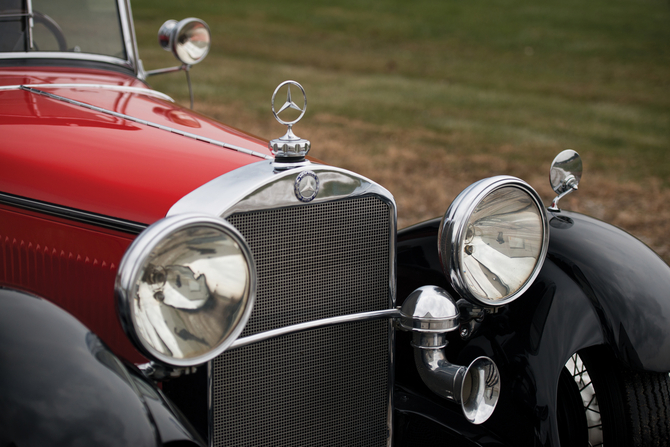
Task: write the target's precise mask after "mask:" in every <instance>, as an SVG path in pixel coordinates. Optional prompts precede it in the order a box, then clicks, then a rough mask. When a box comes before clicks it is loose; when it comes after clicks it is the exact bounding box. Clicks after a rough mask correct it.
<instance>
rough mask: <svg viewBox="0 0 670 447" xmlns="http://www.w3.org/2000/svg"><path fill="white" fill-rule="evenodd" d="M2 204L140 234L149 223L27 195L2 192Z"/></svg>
mask: <svg viewBox="0 0 670 447" xmlns="http://www.w3.org/2000/svg"><path fill="white" fill-rule="evenodd" d="M0 204H5V205H10V206H15V207H17V208H23V209H26V210H29V211H35V212H38V213H44V214H48V215H50V216H55V217H60V218H63V219H68V220H73V221H76V222H81V223H86V224H90V225H95V226H98V227H104V228H109V229H112V230H117V231H121V232H123V233H130V234H139V233H141V232H142V231H144V229H145V228H146V227H147V225H145V224H143V223H139V222H132V221H128V220H122V219H117V218H114V217H109V216H104V215H102V214H95V213H90V212H88V211H82V210H78V209H74V208H68V207H65V206H61V205H54V204H52V203H47V202H40V201H39V200H34V199H27V198H25V197H20V196H15V195H12V194H7V193H2V192H0Z"/></svg>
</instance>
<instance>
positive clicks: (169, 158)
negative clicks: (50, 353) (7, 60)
mask: <svg viewBox="0 0 670 447" xmlns="http://www.w3.org/2000/svg"><path fill="white" fill-rule="evenodd" d="M35 84H38V85H40V90H41V91H44V92H48V93H53V94H56V95H59V96H63V97H67V98H69V99H73V100H76V101H81V102H84V103H86V104H89V105H93V106H97V107H101V108H104V109H107V110H111V111H114V112H117V113H121V114H127V115H130V116H133V117H136V118H140V119H144V120H146V121H149V122H152V123H156V124H161V125H163V126H167V127H170V128H173V129H178V130H182V131H184V132H189V133H191V132H197V134H198V135H200V136H203V137H207V138H211V139H214V140H217V141H222V142H225V143H229V144H232V145H236V146H244V147H246V148H249V149H251V150H254V151H257V152H259V153H263V154H267V155H268V156H270V155H271V153H270V151H269V149H268V146H267V142H265V141H263V140H260V139H258V138H256V137H253V136H250V135H247V134H245V133H243V132H240V131H238V130H236V129H233V128H231V127H228V126H225V125H223V124H221V123H218V122H216V121H213V120H212V119H210V118H207V117H205V116H202V115H200V114H198V113H195V112H193V111H191V110H188V109H184V108H183V107H180V106H178V105H176V104H174V103H172V102H170V101H167V100H165V99H161V98H157V97H155V96H152V95H151V94H150V93H151V91H150V90H149V88H148V87H147V86H146V84H144V83H143V82H142V81H140V80H138V79H137V78H134V77H132V76H129V75H126V74H123V73H115V72H110V71H102V70H94V69H76V70H74V69H67V68H58V67H56V68H53V67H48V68H39V67H36V68H31V69H29V70H26V69H25V68H4V69H2V70H0V135H2V140H1V142H0V159H2V164H0V191H2V192H4V193H6V194H9V195H13V196H16V197H30V198H32V199H34V200H37V201H41V202H44V203H48V204H51V205H59V206H62V207H65V208H70V209H75V210H80V211H85V212H88V213H93V214H97V215H102V216H113V217H115V218H119V219H123V220H126V221H131V222H137V223H139V224H143V225H145V226H146V225H149V224H152V223H153V222H155V221H157V220H159V219H161V218H163V217H165V215H166V213H167V211H168V210H169V209H170V207H171V206H172V205H173V204H174V203H175V202H177V201H178V200H179V199H180V198H181V197H183V196H184V195H186V194H188V193H189V192H191V191H193V190H194V189H196V188H197V187H199V186H201V185H203V184H205V183H207V182H208V181H210V180H212V179H214V178H216V177H218V176H220V175H222V174H225V173H227V172H229V171H231V170H233V169H236V168H239V167H240V166H244V165H246V164H249V163H253V162H256V161H258V160H260V158H259V157H257V156H254V155H248V154H244V153H240V152H236V151H234V150H231V149H226V148H222V147H219V146H214V145H212V144H211V143H207V142H204V141H198V140H194V139H193V138H189V137H186V136H182V135H179V134H175V133H172V132H168V131H165V130H163V129H159V128H155V127H151V126H148V125H144V124H140V123H136V122H131V121H128V120H124V119H121V118H117V117H114V116H110V115H109V114H105V113H101V112H96V111H94V110H90V109H87V108H84V107H81V106H78V105H73V104H69V103H64V102H62V101H59V100H55V99H52V98H49V97H46V96H42V95H39V94H36V93H33V92H30V91H27V90H22V89H18V88H15V89H7V88H8V87H11V86H19V85H35ZM45 84H57V85H64V84H65V85H67V84H80V85H82V84H83V85H84V87H82V86H76V87H55V88H49V87H48V86H45ZM85 85H93V86H89V87H85ZM98 85H99V86H105V85H109V86H119V87H135V88H140V89H146V90H147V94H142V93H134V92H129V91H114V90H105V89H103V88H102V87H97V86H98ZM3 87H5V90H3V89H2V88H3ZM0 237H1V242H0V243H1V244H2V254H3V256H4V257H5V262H3V265H4V268H3V269H2V270H0V284H3V285H6V286H10V287H15V288H19V289H22V290H26V291H28V292H32V293H35V294H37V295H39V296H43V297H45V298H48V299H49V300H52V301H53V302H54V303H56V304H58V305H59V306H61V307H63V308H64V309H66V310H67V311H68V312H70V313H72V314H73V315H74V316H76V317H77V318H78V319H79V320H81V321H82V322H83V323H84V324H86V325H87V326H89V327H94V328H96V332H97V333H98V335H100V336H101V337H102V339H103V340H105V342H106V343H108V344H109V345H110V347H111V348H112V349H113V350H114V351H115V352H117V353H118V354H119V355H121V356H123V357H126V358H128V359H130V360H133V361H136V362H140V361H142V360H143V357H141V356H140V354H139V353H138V352H137V351H136V350H135V348H134V347H133V346H132V345H131V344H130V342H129V341H128V338H127V337H126V336H125V334H124V333H123V331H122V329H121V326H120V325H119V323H118V319H117V318H116V317H115V307H114V295H113V291H114V279H115V276H116V273H117V267H118V266H119V262H120V261H121V257H122V256H123V254H124V252H125V250H126V249H127V248H128V246H129V245H130V243H131V242H132V240H133V239H134V235H133V234H128V233H124V232H120V231H115V230H113V229H104V228H100V226H99V225H89V224H86V223H85V222H77V223H73V222H72V221H71V220H66V219H63V218H62V217H55V216H48V215H45V214H44V213H43V212H30V211H27V210H25V209H21V208H15V207H11V206H7V205H0ZM32 263H39V264H40V265H42V266H43V267H42V268H40V269H39V270H37V269H34V268H31V267H30V265H31V264H32ZM36 271H39V272H44V274H43V275H42V276H41V277H34V275H35V272H36ZM91 300H95V302H91Z"/></svg>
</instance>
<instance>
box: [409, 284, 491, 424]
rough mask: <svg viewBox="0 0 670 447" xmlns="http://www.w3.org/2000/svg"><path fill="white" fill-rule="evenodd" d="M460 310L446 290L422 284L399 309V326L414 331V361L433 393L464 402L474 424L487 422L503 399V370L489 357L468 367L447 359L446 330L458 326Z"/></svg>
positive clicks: (463, 407) (463, 404)
mask: <svg viewBox="0 0 670 447" xmlns="http://www.w3.org/2000/svg"><path fill="white" fill-rule="evenodd" d="M459 316H460V312H459V310H458V307H457V306H456V303H455V302H454V299H453V298H452V297H451V296H450V295H449V294H448V293H447V291H446V290H444V289H442V288H440V287H436V286H424V287H419V288H418V289H416V290H415V291H414V292H412V293H411V294H410V295H409V296H408V297H407V299H406V300H405V302H404V303H403V305H402V307H401V309H400V321H399V325H400V328H401V329H402V330H405V331H410V332H412V346H413V347H414V362H415V363H416V369H417V371H418V372H419V376H421V379H422V380H423V382H424V383H425V384H426V386H428V388H430V390H431V391H432V392H434V393H435V394H437V395H438V396H440V397H443V398H445V399H448V400H451V401H453V402H456V403H458V404H460V405H461V409H462V410H463V414H464V415H465V417H466V419H467V420H468V421H470V422H471V423H473V424H481V423H483V422H485V421H486V420H487V419H488V418H489V417H491V415H492V414H493V410H495V407H496V404H497V403H498V399H499V398H500V373H499V371H498V367H497V366H496V364H495V363H494V362H493V360H491V359H490V358H488V357H477V358H476V359H474V360H473V361H472V362H471V363H470V365H469V366H467V367H466V366H459V365H454V364H452V363H450V362H449V361H448V360H447V357H446V354H445V351H444V347H445V346H447V339H446V333H447V332H451V331H455V330H457V329H458V324H459Z"/></svg>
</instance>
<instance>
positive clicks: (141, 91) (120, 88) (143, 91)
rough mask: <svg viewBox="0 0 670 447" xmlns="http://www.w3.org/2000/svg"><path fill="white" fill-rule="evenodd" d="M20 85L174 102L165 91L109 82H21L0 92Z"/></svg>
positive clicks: (16, 88) (18, 88) (20, 88)
mask: <svg viewBox="0 0 670 447" xmlns="http://www.w3.org/2000/svg"><path fill="white" fill-rule="evenodd" d="M22 87H30V88H35V89H39V88H71V89H77V88H81V89H101V90H112V91H115V92H122V93H135V94H137V95H144V96H151V97H154V98H159V99H163V100H165V101H170V102H174V99H172V98H171V97H169V96H168V95H166V94H165V93H161V92H157V91H156V90H151V89H148V88H142V87H131V86H129V85H109V84H21V85H3V86H0V92H1V91H4V90H23V89H22Z"/></svg>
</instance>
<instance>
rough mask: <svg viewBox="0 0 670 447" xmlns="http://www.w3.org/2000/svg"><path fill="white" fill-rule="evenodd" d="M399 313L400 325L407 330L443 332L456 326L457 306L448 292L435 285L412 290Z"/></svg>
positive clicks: (457, 318)
mask: <svg viewBox="0 0 670 447" xmlns="http://www.w3.org/2000/svg"><path fill="white" fill-rule="evenodd" d="M400 314H401V316H400V326H401V327H402V328H403V329H405V330H408V331H416V332H435V333H444V332H448V331H453V330H455V329H457V328H458V320H459V310H458V307H457V306H456V303H455V301H454V299H453V298H452V297H451V296H450V295H449V293H448V292H447V291H446V290H444V289H442V288H441V287H437V286H423V287H420V288H418V289H416V290H415V291H414V292H412V293H411V294H410V295H409V296H408V297H407V299H405V301H404V302H403V304H402V308H401V310H400Z"/></svg>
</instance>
